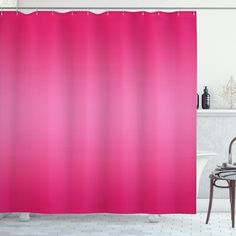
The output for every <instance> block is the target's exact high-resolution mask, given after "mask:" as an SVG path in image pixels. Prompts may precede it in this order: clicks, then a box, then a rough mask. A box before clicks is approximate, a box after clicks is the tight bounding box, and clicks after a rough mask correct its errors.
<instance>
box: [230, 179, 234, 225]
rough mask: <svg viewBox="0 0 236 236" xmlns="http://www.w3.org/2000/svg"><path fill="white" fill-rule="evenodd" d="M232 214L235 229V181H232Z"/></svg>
mask: <svg viewBox="0 0 236 236" xmlns="http://www.w3.org/2000/svg"><path fill="white" fill-rule="evenodd" d="M230 182H231V202H232V203H231V214H232V217H231V218H232V228H234V219H235V180H231V181H230Z"/></svg>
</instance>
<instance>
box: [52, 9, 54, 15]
mask: <svg viewBox="0 0 236 236" xmlns="http://www.w3.org/2000/svg"><path fill="white" fill-rule="evenodd" d="M53 11H54V9H53V8H52V16H53V15H54V12H53Z"/></svg>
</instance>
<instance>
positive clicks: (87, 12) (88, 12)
mask: <svg viewBox="0 0 236 236" xmlns="http://www.w3.org/2000/svg"><path fill="white" fill-rule="evenodd" d="M88 15H89V10H88V8H87V16H88Z"/></svg>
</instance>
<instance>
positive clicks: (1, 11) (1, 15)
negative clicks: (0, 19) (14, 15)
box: [1, 7, 3, 16]
mask: <svg viewBox="0 0 236 236" xmlns="http://www.w3.org/2000/svg"><path fill="white" fill-rule="evenodd" d="M2 15H3V12H2V7H1V16H2Z"/></svg>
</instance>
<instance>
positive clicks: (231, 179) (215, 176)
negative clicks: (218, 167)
mask: <svg viewBox="0 0 236 236" xmlns="http://www.w3.org/2000/svg"><path fill="white" fill-rule="evenodd" d="M220 174H222V171H214V172H213V173H212V174H211V175H210V176H209V178H210V197H209V206H208V212H207V218H206V224H208V222H209V219H210V214H211V207H212V201H213V189H214V187H217V188H228V189H229V199H230V207H231V221H232V227H233V228H234V220H235V182H236V172H235V174H231V175H229V176H227V177H221V176H220ZM218 180H224V181H226V182H227V186H220V185H217V184H216V182H217V181H218Z"/></svg>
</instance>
